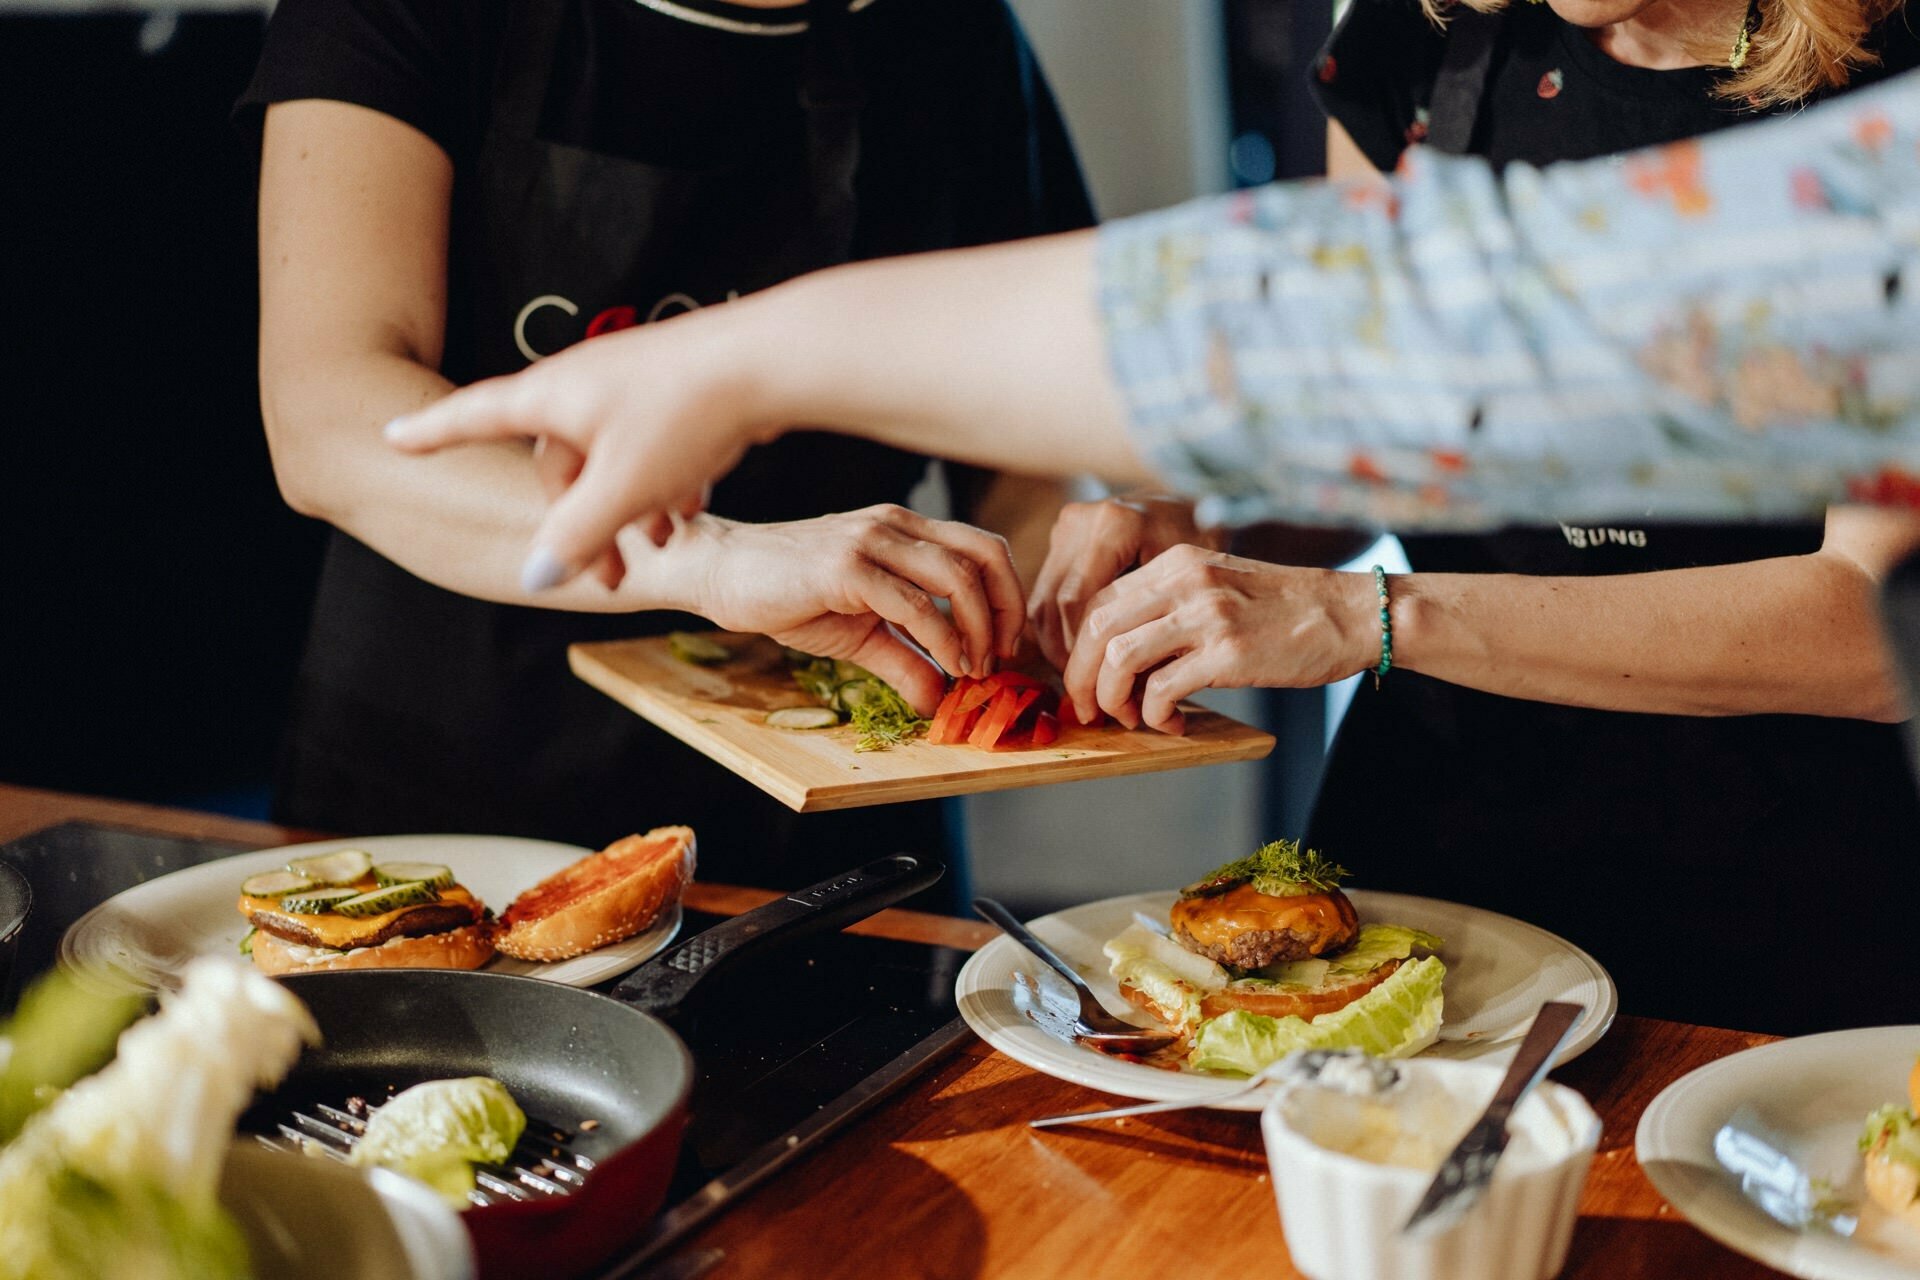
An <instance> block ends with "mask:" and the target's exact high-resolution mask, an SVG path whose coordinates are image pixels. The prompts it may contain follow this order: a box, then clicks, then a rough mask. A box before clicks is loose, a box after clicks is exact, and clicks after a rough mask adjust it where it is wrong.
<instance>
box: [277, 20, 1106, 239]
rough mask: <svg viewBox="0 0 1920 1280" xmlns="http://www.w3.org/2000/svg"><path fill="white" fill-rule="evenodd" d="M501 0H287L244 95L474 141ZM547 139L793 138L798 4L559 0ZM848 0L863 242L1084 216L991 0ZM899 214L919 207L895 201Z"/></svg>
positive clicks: (1016, 42)
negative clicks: (856, 76) (321, 104)
mask: <svg viewBox="0 0 1920 1280" xmlns="http://www.w3.org/2000/svg"><path fill="white" fill-rule="evenodd" d="M509 3H510V0H281V2H280V4H279V6H278V7H277V8H276V9H275V11H274V15H273V20H272V23H271V24H270V26H269V27H268V31H267V41H266V48H265V52H264V53H263V55H262V57H261V60H260V65H259V69H258V71H257V72H256V73H255V75H254V78H253V82H252V84H251V85H249V86H248V88H247V91H246V93H245V95H244V96H243V97H242V98H241V100H240V117H241V119H242V121H243V122H244V123H250V124H251V123H256V122H257V120H258V118H259V115H260V112H261V108H263V107H264V106H266V105H267V104H269V103H274V102H286V101H290V100H293V99H298V98H326V99H332V100H336V101H341V102H351V103H355V104H357V105H359V106H364V107H371V108H372V109H374V110H376V111H379V112H382V113H384V114H386V115H390V116H392V117H394V118H395V119H397V120H401V121H404V122H405V123H407V124H410V125H412V126H413V127H415V128H417V129H419V130H420V131H421V132H422V133H424V134H426V135H427V136H428V137H430V138H432V139H433V140H434V141H435V142H437V143H439V144H440V146H441V148H442V149H443V150H444V151H446V152H447V154H448V155H449V156H450V157H451V158H452V159H453V161H454V164H455V168H456V172H459V171H460V170H461V169H462V168H464V167H465V166H466V165H467V164H468V163H469V162H470V161H471V160H472V159H473V156H474V152H475V149H476V148H477V146H478V144H479V140H480V136H481V133H482V131H483V129H484V128H485V125H486V122H487V119H488V113H489V110H490V107H491V94H492V89H493V83H494V73H495V68H496V65H497V63H498V60H499V57H500V53H501V50H500V42H501V35H502V30H503V27H504V24H505V14H506V9H507V5H508V4H509ZM569 3H570V9H571V12H570V13H569V14H568V16H567V20H566V25H565V28H564V30H563V33H562V36H561V39H560V44H559V48H558V50H557V52H556V57H555V65H556V67H560V68H565V69H566V72H565V74H564V75H556V76H555V78H554V83H553V86H552V91H551V93H550V95H549V99H548V102H547V104H546V108H545V110H544V112H543V114H542V126H541V130H540V133H541V136H542V137H544V138H546V139H547V140H549V141H553V142H561V143H567V144H571V145H574V146H579V147H583V148H586V149H588V150H591V151H596V152H603V153H606V154H609V155H615V156H620V157H622V158H625V159H631V160H639V161H644V162H647V163H651V164H659V165H663V166H669V167H673V168H681V169H692V170H701V169H708V168H715V167H718V166H721V165H724V164H729V163H733V162H735V161H737V160H738V159H739V158H741V157H742V156H749V155H755V154H764V153H765V151H766V149H768V148H769V147H793V148H800V147H804V145H805V140H804V137H803V127H804V117H803V113H802V110H801V107H800V103H799V94H798V89H799V78H800V69H801V61H802V58H803V57H804V55H805V43H806V42H805V39H804V37H803V33H801V32H798V31H796V30H794V28H795V27H796V26H797V25H799V22H800V19H801V18H802V17H803V16H804V11H803V10H802V9H758V8H749V7H745V6H741V5H734V4H726V3H723V2H722V0H569ZM854 9H855V11H854V12H853V13H852V15H851V17H850V23H851V32H852V37H853V40H854V56H855V59H856V61H857V63H858V66H859V68H860V76H861V81H862V86H863V88H864V89H865V90H866V92H867V94H868V105H867V108H866V110H865V111H864V112H863V114H862V118H861V152H862V158H861V164H860V174H859V179H858V181H859V196H860V200H861V210H862V212H861V226H862V228H863V230H866V231H868V232H869V233H870V234H877V235H878V237H879V238H878V242H874V241H872V240H868V241H864V242H857V243H856V250H855V256H856V257H873V256H878V255H881V254H887V253H904V252H914V251H920V250H926V249H935V248H946V247H952V246H957V245H966V244H985V243H990V242H993V241H997V240H1005V239H1011V238H1014V237H1017V236H1026V235H1038V234H1044V233H1046V232H1050V231H1066V230H1073V229H1075V228H1079V227H1084V226H1087V225H1089V224H1090V223H1091V222H1092V221H1093V214H1092V209H1091V206H1090V204H1089V201H1088V197H1087V194H1086V188H1085V185H1084V183H1083V182H1082V181H1081V176H1080V171H1079V167H1078V165H1077V163H1076V161H1075V159H1074V156H1073V151H1072V147H1071V145H1070V144H1069V142H1068V140H1067V135H1066V130H1065V127H1064V125H1063V124H1062V122H1061V119H1060V116H1059V112H1058V110H1057V109H1056V108H1055V106H1054V103H1053V99H1052V96H1051V94H1050V93H1049V92H1048V90H1047V87H1046V84H1045V81H1044V80H1043V78H1042V77H1041V75H1040V73H1039V69H1038V66H1037V64H1036V63H1035V62H1034V60H1033V56H1032V53H1031V51H1030V50H1029V49H1028V47H1027V46H1026V44H1025V42H1024V40H1023V39H1022V37H1021V35H1020V32H1019V28H1018V26H1017V25H1016V23H1015V22H1014V20H1013V17H1012V15H1011V13H1010V12H1008V10H1007V8H1006V6H1005V4H1004V3H1003V0H869V3H867V4H864V5H859V4H856V5H855V6H854ZM896 213H900V214H913V215H917V216H913V217H898V216H894V215H895V214H896Z"/></svg>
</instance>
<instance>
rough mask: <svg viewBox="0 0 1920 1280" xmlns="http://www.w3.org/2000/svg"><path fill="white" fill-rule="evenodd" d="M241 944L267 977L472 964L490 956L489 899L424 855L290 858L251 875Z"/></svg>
mask: <svg viewBox="0 0 1920 1280" xmlns="http://www.w3.org/2000/svg"><path fill="white" fill-rule="evenodd" d="M240 914H241V915H244V916H245V917H246V918H247V922H248V923H249V924H251V925H252V926H253V932H252V933H250V934H249V935H247V940H246V941H245V942H243V943H241V947H242V949H243V950H245V951H247V952H248V953H249V954H251V955H252V957H253V962H254V964H256V965H258V966H259V967H260V968H261V969H264V970H265V971H266V972H268V973H270V974H275V975H279V974H283V973H311V972H316V971H324V970H329V969H477V968H479V967H480V966H481V965H483V964H485V963H486V962H487V961H489V960H491V959H492V958H493V950H494V948H493V920H492V918H491V916H489V915H488V913H487V908H486V904H485V903H483V902H481V901H480V899H479V898H477V897H475V896H474V895H473V893H472V892H471V891H469V890H468V889H467V888H466V887H465V886H464V885H462V884H460V883H459V882H458V881H456V880H455V879H454V877H453V871H452V869H451V868H449V867H445V866H442V865H440V864H439V863H428V862H383V863H378V864H376V863H375V862H374V860H373V855H372V854H370V853H367V852H366V851H365V850H362V849H340V850H336V851H334V852H332V853H324V854H317V855H315V856H313V857H309V858H296V859H294V860H293V861H292V862H290V863H288V864H287V869H286V870H285V871H269V872H266V873H264V874H262V875H257V876H252V877H249V878H248V880H247V881H246V882H245V883H244V884H242V885H241V886H240Z"/></svg>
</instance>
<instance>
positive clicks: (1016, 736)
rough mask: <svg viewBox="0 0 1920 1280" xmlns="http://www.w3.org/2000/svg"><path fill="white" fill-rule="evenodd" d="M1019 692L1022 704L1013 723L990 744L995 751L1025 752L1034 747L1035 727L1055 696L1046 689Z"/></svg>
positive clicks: (1015, 713) (1016, 711)
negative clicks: (1047, 704)
mask: <svg viewBox="0 0 1920 1280" xmlns="http://www.w3.org/2000/svg"><path fill="white" fill-rule="evenodd" d="M1018 692H1019V694H1020V697H1021V702H1020V705H1019V707H1018V708H1016V709H1015V711H1014V713H1013V723H1012V724H1010V725H1008V726H1007V727H1006V729H1005V731H1004V732H1002V733H1001V735H1000V737H999V738H998V739H997V740H996V741H994V742H992V743H990V744H989V746H990V748H991V749H992V750H994V751H1023V750H1025V749H1026V748H1028V747H1030V746H1032V745H1033V730H1034V726H1035V725H1036V724H1037V723H1039V719H1040V715H1041V713H1042V712H1043V711H1045V710H1046V702H1047V699H1049V698H1051V697H1052V696H1053V695H1052V692H1051V691H1050V690H1048V689H1044V688H1043V689H1022V690H1019V691H1018Z"/></svg>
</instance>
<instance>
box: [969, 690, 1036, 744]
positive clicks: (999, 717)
mask: <svg viewBox="0 0 1920 1280" xmlns="http://www.w3.org/2000/svg"><path fill="white" fill-rule="evenodd" d="M1039 698H1040V691H1039V690H1038V689H1002V690H1001V691H1000V692H999V693H997V694H995V695H994V697H993V702H992V703H991V704H990V705H989V706H988V707H987V712H986V714H985V715H983V716H981V717H980V723H979V724H977V725H975V726H974V727H973V732H972V733H970V734H968V735H967V741H968V742H970V743H972V744H973V745H974V746H976V747H986V748H989V749H991V748H992V747H993V746H994V745H995V744H996V743H998V742H999V741H1000V739H1001V738H1002V737H1004V736H1005V735H1006V733H1007V731H1008V730H1009V729H1011V728H1013V723H1014V721H1016V720H1018V719H1019V718H1020V713H1021V712H1022V711H1025V710H1026V709H1027V708H1028V707H1029V706H1031V705H1033V703H1035V702H1037V701H1038V700H1039Z"/></svg>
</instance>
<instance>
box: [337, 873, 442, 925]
mask: <svg viewBox="0 0 1920 1280" xmlns="http://www.w3.org/2000/svg"><path fill="white" fill-rule="evenodd" d="M439 896H440V895H439V894H437V893H435V892H434V891H433V886H432V885H427V884H422V883H420V882H419V881H418V880H409V881H407V882H406V883H405V884H390V885H388V886H387V887H386V888H384V889H375V890H374V891H373V892H372V893H362V894H359V895H357V896H355V897H351V898H348V899H347V900H346V901H345V902H336V903H334V905H333V909H334V910H335V911H338V912H339V913H340V914H341V915H343V916H377V915H382V914H384V913H385V912H388V911H395V910H398V909H399V908H401V907H412V906H418V905H419V904H420V903H423V902H432V901H433V900H434V899H435V898H437V897H439Z"/></svg>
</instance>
